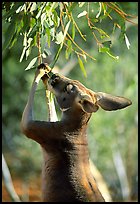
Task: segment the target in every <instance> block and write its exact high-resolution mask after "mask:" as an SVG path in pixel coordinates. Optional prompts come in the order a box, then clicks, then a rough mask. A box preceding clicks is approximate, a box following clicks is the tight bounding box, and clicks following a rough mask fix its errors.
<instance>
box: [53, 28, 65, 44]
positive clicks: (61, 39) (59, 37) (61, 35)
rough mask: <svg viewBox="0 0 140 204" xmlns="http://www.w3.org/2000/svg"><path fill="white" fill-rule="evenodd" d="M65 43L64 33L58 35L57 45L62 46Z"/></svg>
mask: <svg viewBox="0 0 140 204" xmlns="http://www.w3.org/2000/svg"><path fill="white" fill-rule="evenodd" d="M63 41H64V35H63V33H62V31H60V32H59V33H57V34H56V41H55V43H56V44H61V43H62V42H63Z"/></svg>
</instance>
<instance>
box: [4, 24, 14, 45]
mask: <svg viewBox="0 0 140 204" xmlns="http://www.w3.org/2000/svg"><path fill="white" fill-rule="evenodd" d="M15 29H16V22H15V20H14V21H13V23H11V24H10V25H9V27H8V29H7V31H6V33H5V41H4V44H3V49H6V48H7V47H8V46H9V45H10V43H11V40H12V38H13V36H14V33H15Z"/></svg>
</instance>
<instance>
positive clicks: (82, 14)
mask: <svg viewBox="0 0 140 204" xmlns="http://www.w3.org/2000/svg"><path fill="white" fill-rule="evenodd" d="M86 14H87V11H82V12H81V13H79V14H78V16H77V18H80V17H82V16H85V15H86Z"/></svg>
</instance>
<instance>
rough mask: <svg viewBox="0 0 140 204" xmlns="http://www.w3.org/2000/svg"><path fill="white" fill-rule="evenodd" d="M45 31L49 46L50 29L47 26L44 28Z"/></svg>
mask: <svg viewBox="0 0 140 204" xmlns="http://www.w3.org/2000/svg"><path fill="white" fill-rule="evenodd" d="M46 33H47V43H48V46H49V47H50V44H51V34H50V29H49V28H46Z"/></svg>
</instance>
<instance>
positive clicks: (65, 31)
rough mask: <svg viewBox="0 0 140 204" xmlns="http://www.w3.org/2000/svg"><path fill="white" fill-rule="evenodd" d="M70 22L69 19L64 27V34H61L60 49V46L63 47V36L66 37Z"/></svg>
mask: <svg viewBox="0 0 140 204" xmlns="http://www.w3.org/2000/svg"><path fill="white" fill-rule="evenodd" d="M70 22H71V21H69V22H68V23H67V25H66V27H65V30H64V35H63V41H62V43H61V46H60V48H61V49H62V47H63V44H64V40H65V37H66V35H67V32H68V29H69V26H70Z"/></svg>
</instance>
